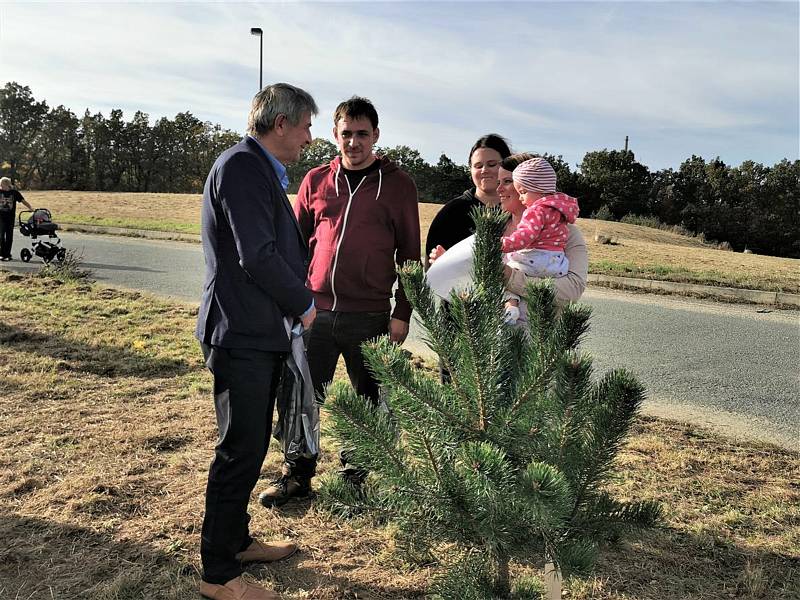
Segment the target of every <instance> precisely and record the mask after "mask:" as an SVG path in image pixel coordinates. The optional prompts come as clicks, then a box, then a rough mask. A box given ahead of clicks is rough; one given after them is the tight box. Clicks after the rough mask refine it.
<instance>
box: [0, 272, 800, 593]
mask: <svg viewBox="0 0 800 600" xmlns="http://www.w3.org/2000/svg"><path fill="white" fill-rule="evenodd" d="M195 313H196V306H194V305H190V304H181V303H177V302H174V301H166V300H162V299H157V298H154V297H151V296H147V295H145V294H139V293H136V292H128V291H120V290H113V289H107V288H104V287H102V286H100V285H94V284H88V283H61V282H60V281H58V280H56V279H52V278H40V277H36V276H22V275H18V274H13V273H9V272H5V271H0V389H2V394H0V413H1V414H2V419H0V598H3V599H6V598H8V599H12V598H13V599H16V598H20V599H21V598H32V599H62V598H63V599H66V598H82V599H89V600H101V599H102V600H111V599H134V598H153V599H162V598H164V599H166V598H171V599H175V600H177V599H181V600H185V599H187V598H194V597H197V596H195V595H194V592H193V590H194V588H195V586H196V582H197V569H198V544H199V539H200V525H201V520H202V514H203V490H204V485H205V479H206V473H207V467H208V464H209V462H210V460H211V457H212V451H213V450H212V449H213V445H214V442H215V438H216V434H215V425H214V417H213V406H212V399H211V379H210V376H209V375H208V374H207V372H206V371H205V370H204V368H203V365H202V361H201V359H200V353H199V349H198V347H197V344H196V343H195V342H194V340H193V338H192V336H191V331H192V330H193V326H194V319H195ZM340 375H341V373H340ZM323 442H324V447H325V448H326V449H327V450H328V452H327V453H326V455H325V457H324V460H323V462H322V464H321V471H322V472H326V471H329V470H331V469H333V468H335V464H334V456H335V453H333V452H331V450H332V449H333V443H332V441H331V440H330V439H327V438H326V439H324V440H323ZM619 467H620V471H619V477H618V479H617V480H616V481H615V483H614V488H615V492H616V494H617V495H619V496H621V497H623V498H624V497H631V496H635V497H637V498H640V499H645V498H653V499H657V500H659V501H661V502H662V503H663V505H664V507H665V512H666V519H665V523H664V525H663V527H660V528H658V529H656V530H652V531H648V532H646V533H644V534H643V535H640V536H633V537H630V538H626V539H623V540H620V541H619V542H618V543H616V544H614V545H612V546H610V547H607V548H605V549H604V551H603V554H602V558H601V560H600V562H599V563H598V565H597V568H596V571H595V573H594V574H593V575H592V576H591V577H590V578H588V579H586V580H569V581H567V582H565V590H566V593H565V596H564V597H565V598H577V599H589V598H599V599H615V600H623V599H624V600H645V599H653V600H656V599H658V600H685V599H687V598H703V599H710V598H715V599H716V598H719V599H729V598H763V599H767V598H768V599H771V600H789V599H797V598H798V597H800V486H798V481H800V454H797V453H793V452H789V451H784V450H780V449H777V448H775V447H772V446H769V445H763V444H750V443H738V442H733V441H731V440H727V439H724V438H721V437H717V436H714V435H711V434H709V433H707V432H705V431H703V430H701V429H697V428H695V427H691V426H688V425H683V424H678V423H675V422H670V421H663V420H658V419H652V418H642V419H640V420H638V422H637V424H636V426H635V429H634V432H633V435H632V436H631V438H630V440H629V441H628V443H627V444H626V446H625V447H624V450H623V451H622V453H621V455H620V458H619ZM277 471H278V456H277V454H276V453H275V452H270V455H269V457H268V463H267V465H266V466H265V469H264V480H263V481H262V483H261V485H260V486H259V487H260V488H263V487H264V486H266V482H267V480H268V479H269V478H270V476H272V475H274V474H276V473H277ZM254 500H255V498H254ZM252 514H253V521H252V528H253V530H254V532H257V533H258V534H259V535H262V536H264V537H266V538H291V539H295V540H298V541H299V543H300V545H301V551H300V552H299V553H298V554H297V555H295V556H294V557H292V558H291V559H289V560H288V561H286V562H285V563H280V564H278V565H275V566H263V567H257V568H253V569H251V571H250V572H251V574H252V575H253V576H254V577H255V578H256V579H258V580H260V581H263V582H265V583H267V584H269V585H271V586H273V587H274V588H275V589H277V590H278V591H280V592H281V593H283V594H284V595H285V597H286V598H288V599H301V598H313V599H321V600H327V599H340V598H342V599H343V598H350V599H352V598H362V599H364V598H372V599H389V598H395V599H397V598H422V597H423V595H424V592H425V586H426V582H427V581H428V580H429V578H430V576H431V574H432V572H433V568H434V567H431V566H426V567H422V566H418V565H415V564H414V563H413V561H409V560H407V559H405V558H403V557H401V556H398V555H396V554H395V553H394V552H393V537H392V533H391V531H389V530H386V529H381V528H375V527H373V526H371V525H370V524H369V523H359V522H342V521H337V520H335V519H332V518H331V517H329V516H328V515H326V514H325V513H322V512H318V511H317V510H316V509H315V506H314V504H313V502H312V501H310V500H308V501H304V502H302V503H300V504H298V505H295V506H293V507H292V508H289V509H287V510H283V511H268V510H265V509H262V508H261V507H260V506H259V505H258V504H257V503H256V502H255V501H254V502H253V505H252ZM540 568H541V564H540V562H539V560H538V557H535V556H532V557H531V560H530V562H527V563H523V564H520V563H516V564H514V565H513V569H514V571H515V572H530V573H537V572H539V570H540Z"/></svg>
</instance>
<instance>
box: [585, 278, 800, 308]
mask: <svg viewBox="0 0 800 600" xmlns="http://www.w3.org/2000/svg"><path fill="white" fill-rule="evenodd" d="M588 279H589V283H594V284H598V285H602V286H607V287H614V288H623V289H626V288H627V289H635V290H645V291H652V292H662V293H663V292H667V293H670V294H681V295H686V296H702V297H705V298H714V299H717V300H727V301H733V302H750V303H752V304H772V305H783V306H794V307H800V294H787V293H784V292H765V291H762V290H748V289H740V288H731V287H722V286H714V285H700V284H697V283H678V282H675V281H661V280H659V279H637V278H635V277H614V276H613V275H600V274H597V273H589V278H588Z"/></svg>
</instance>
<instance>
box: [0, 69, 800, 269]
mask: <svg viewBox="0 0 800 600" xmlns="http://www.w3.org/2000/svg"><path fill="white" fill-rule="evenodd" d="M240 138H241V134H239V133H237V132H234V131H231V130H228V129H223V128H221V127H220V126H219V125H213V124H211V123H208V122H203V121H200V120H199V119H197V118H196V117H194V116H193V115H192V114H191V113H189V112H183V113H179V114H177V115H176V116H175V118H174V119H168V118H166V117H163V118H161V119H158V120H157V121H155V122H154V123H152V124H151V123H150V120H149V117H148V115H147V114H145V113H143V112H141V111H137V112H136V113H135V114H134V116H133V118H132V119H131V120H130V121H125V120H124V119H123V114H122V111H121V110H112V111H111V113H110V115H109V116H108V117H107V118H106V117H105V116H103V114H102V113H96V114H91V113H90V112H89V111H88V110H87V111H86V112H85V113H84V114H83V116H81V117H78V116H77V115H75V114H74V113H73V112H72V111H71V110H69V109H67V108H65V107H64V106H58V107H56V108H52V109H51V108H49V107H48V106H47V104H46V103H45V102H44V101H37V100H36V99H35V98H34V97H33V95H32V93H31V90H30V88H29V87H27V86H21V85H19V84H17V83H14V82H9V83H6V85H5V87H3V88H2V89H0V174H1V175H8V176H10V177H12V178H13V179H14V181H15V183H16V185H17V186H18V187H20V188H22V189H42V190H47V189H68V190H97V191H120V192H122V191H126V192H176V193H198V192H200V191H201V190H202V188H203V182H204V181H205V177H206V174H207V173H208V171H209V170H210V168H211V165H212V163H213V162H214V160H215V159H216V157H217V155H219V153H220V152H222V150H224V149H225V148H227V147H229V146H231V145H232V144H234V143H235V142H237V141H238V140H239V139H240ZM520 150H533V149H529V148H522V149H520ZM378 151H379V153H380V154H384V155H387V156H389V157H390V158H391V159H392V160H394V161H395V162H397V163H398V164H399V165H400V166H401V167H402V168H403V169H404V170H406V171H407V172H408V173H409V174H410V175H411V176H412V177H413V178H414V180H415V181H416V183H417V187H418V189H419V195H420V198H421V199H423V200H425V201H428V202H446V201H447V200H449V199H450V198H453V197H455V196H456V195H458V194H460V193H461V192H463V191H464V190H465V189H467V188H469V187H471V185H472V184H471V180H470V174H469V168H468V167H467V166H465V165H462V164H457V163H455V162H454V161H453V160H451V159H450V158H449V157H447V156H446V155H445V154H442V155H441V156H440V157H439V161H438V162H437V163H436V164H433V165H432V164H429V163H428V162H426V161H425V160H424V159H423V158H422V157H421V156H420V153H419V151H417V150H415V149H413V148H411V147H409V146H396V147H394V148H380V149H379V150H378ZM466 151H467V149H466V148H465V153H466ZM335 155H336V146H335V145H334V144H332V143H331V142H329V141H327V140H324V139H321V138H318V139H315V140H314V142H313V143H312V144H311V146H309V147H308V148H307V149H306V151H305V152H304V154H303V156H302V158H301V160H300V162H298V163H296V164H294V165H291V166H290V167H289V177H290V181H291V182H292V187H291V188H290V190H289V191H290V192H293V191H296V189H297V186H298V185H299V183H300V181H301V179H302V178H303V175H305V173H306V171H308V170H309V169H310V168H313V167H315V166H318V165H320V164H323V163H325V162H327V161H329V160H330V159H331V158H332V157H334V156H335ZM545 156H547V158H548V159H549V160H550V161H551V162H552V163H553V166H554V167H555V168H556V171H557V173H558V180H559V188H560V189H561V190H562V191H564V192H566V193H568V194H572V195H575V196H577V197H578V198H579V200H580V206H581V215H582V216H584V217H590V216H595V217H598V218H603V219H617V220H619V219H622V218H624V217H627V219H626V220H630V219H631V218H632V217H634V216H639V217H644V218H645V219H643V222H644V221H647V220H651V221H654V220H658V221H660V222H661V223H663V224H665V225H678V226H681V227H683V228H685V229H686V230H688V231H690V232H692V233H694V234H703V235H704V236H705V238H706V239H708V240H715V241H718V242H728V243H729V244H730V245H731V246H732V247H733V249H735V250H743V249H744V248H750V249H751V250H753V251H754V252H757V253H762V254H772V255H776V256H787V257H793V258H800V161H798V160H794V161H790V160H787V159H784V160H782V161H781V162H779V163H777V164H775V165H773V166H771V167H768V166H764V165H761V164H759V163H756V162H753V161H745V162H744V163H742V164H741V165H739V166H738V167H733V166H729V165H726V164H725V163H724V162H722V161H721V160H720V159H719V158H716V159H714V160H710V161H706V160H704V159H703V158H701V157H698V156H692V157H691V158H690V159H688V160H686V161H684V162H683V163H682V164H681V165H680V167H679V168H678V169H677V170H673V169H662V170H660V171H656V172H651V171H650V170H649V169H648V168H647V166H646V165H643V164H641V163H639V162H637V161H636V159H635V156H634V154H633V152H631V151H629V150H598V151H594V152H588V153H586V155H585V156H584V157H583V160H582V161H581V163H580V164H579V165H577V169H572V168H570V165H569V164H568V163H566V162H565V161H564V160H563V158H562V157H561V156H552V155H546V154H545Z"/></svg>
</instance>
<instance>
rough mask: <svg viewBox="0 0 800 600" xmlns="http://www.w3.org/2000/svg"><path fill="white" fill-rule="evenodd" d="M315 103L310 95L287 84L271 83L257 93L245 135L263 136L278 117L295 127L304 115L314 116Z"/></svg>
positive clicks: (270, 129) (316, 109)
mask: <svg viewBox="0 0 800 600" xmlns="http://www.w3.org/2000/svg"><path fill="white" fill-rule="evenodd" d="M318 112H319V109H318V108H317V103H316V102H314V98H312V97H311V94H309V93H308V92H306V91H305V90H301V89H300V88H298V87H295V86H293V85H290V84H288V83H273V84H272V85H268V86H266V87H265V88H264V89H262V90H261V91H260V92H258V93H257V94H256V95H255V97H254V98H253V106H252V107H251V108H250V114H249V115H248V117H247V133H249V134H250V135H252V136H259V135H264V134H265V133H269V132H270V131H272V129H273V128H274V127H275V119H277V118H278V115H286V118H287V119H289V123H291V124H292V125H297V124H298V123H299V122H300V119H301V118H302V117H303V114H305V113H311V114H312V115H316V114H317V113H318Z"/></svg>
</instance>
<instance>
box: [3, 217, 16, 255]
mask: <svg viewBox="0 0 800 600" xmlns="http://www.w3.org/2000/svg"><path fill="white" fill-rule="evenodd" d="M13 241H14V211H11V210H0V258H5V257H8V258H11V244H12V242H13Z"/></svg>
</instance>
